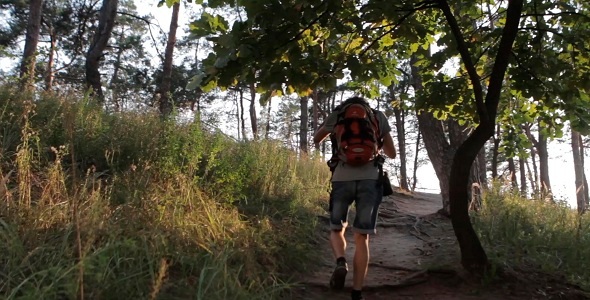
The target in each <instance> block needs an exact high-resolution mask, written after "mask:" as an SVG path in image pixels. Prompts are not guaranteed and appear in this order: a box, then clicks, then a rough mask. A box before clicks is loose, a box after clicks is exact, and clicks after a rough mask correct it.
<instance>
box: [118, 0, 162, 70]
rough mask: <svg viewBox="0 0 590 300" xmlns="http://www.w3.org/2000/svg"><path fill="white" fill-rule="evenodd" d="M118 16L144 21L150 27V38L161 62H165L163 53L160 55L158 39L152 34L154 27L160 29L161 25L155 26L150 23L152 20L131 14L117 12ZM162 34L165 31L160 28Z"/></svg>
mask: <svg viewBox="0 0 590 300" xmlns="http://www.w3.org/2000/svg"><path fill="white" fill-rule="evenodd" d="M117 13H118V14H120V15H123V16H128V17H132V18H135V19H138V20H140V21H144V22H145V23H146V24H147V25H148V30H149V31H150V37H151V38H152V42H153V43H154V48H155V49H156V52H157V53H158V57H160V60H162V61H164V56H163V55H162V53H160V50H158V48H159V47H158V46H157V42H156V38H155V37H154V33H153V32H152V25H157V26H158V27H160V25H159V24H154V23H152V22H150V20H148V19H146V18H143V17H140V16H137V15H134V14H130V13H128V12H124V11H117ZM160 32H162V33H164V30H163V29H162V27H160Z"/></svg>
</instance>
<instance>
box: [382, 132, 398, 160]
mask: <svg viewBox="0 0 590 300" xmlns="http://www.w3.org/2000/svg"><path fill="white" fill-rule="evenodd" d="M383 153H385V155H387V157H389V158H395V155H396V153H395V146H394V145H393V138H392V137H391V133H389V132H388V133H386V134H385V135H384V136H383Z"/></svg>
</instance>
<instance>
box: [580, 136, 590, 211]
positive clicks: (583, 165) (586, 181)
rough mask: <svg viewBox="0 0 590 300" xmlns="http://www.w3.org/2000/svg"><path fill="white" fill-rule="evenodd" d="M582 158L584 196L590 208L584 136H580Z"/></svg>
mask: <svg viewBox="0 0 590 300" xmlns="http://www.w3.org/2000/svg"><path fill="white" fill-rule="evenodd" d="M579 144H580V158H581V159H582V170H584V192H586V194H585V195H584V199H586V206H585V207H586V208H588V207H589V206H590V192H589V191H588V180H587V179H586V171H585V170H586V164H585V163H584V157H585V156H586V154H585V150H584V141H583V139H582V135H581V134H580V141H579Z"/></svg>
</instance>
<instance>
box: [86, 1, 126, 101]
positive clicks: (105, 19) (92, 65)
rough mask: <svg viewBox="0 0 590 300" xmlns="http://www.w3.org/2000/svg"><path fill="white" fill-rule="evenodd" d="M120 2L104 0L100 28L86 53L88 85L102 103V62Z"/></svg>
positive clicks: (99, 21) (100, 15) (99, 22)
mask: <svg viewBox="0 0 590 300" xmlns="http://www.w3.org/2000/svg"><path fill="white" fill-rule="evenodd" d="M118 4H119V1H118V0H103V1H102V7H101V9H100V14H99V20H98V28H97V29H96V32H95V34H94V38H93V39H92V43H91V44H90V47H89V48H88V52H87V53H86V85H87V87H89V88H92V91H93V92H94V94H95V95H96V97H97V98H98V100H99V101H100V102H104V94H103V92H102V84H101V81H100V71H99V66H100V60H101V58H102V56H103V52H104V50H105V49H106V47H107V45H108V42H109V38H110V37H111V33H112V31H113V27H114V26H115V18H116V16H117V6H118Z"/></svg>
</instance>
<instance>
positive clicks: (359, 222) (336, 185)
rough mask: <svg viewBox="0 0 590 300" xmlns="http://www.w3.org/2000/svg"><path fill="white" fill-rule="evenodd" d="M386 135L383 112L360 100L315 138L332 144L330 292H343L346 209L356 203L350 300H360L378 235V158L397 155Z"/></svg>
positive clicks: (340, 109) (347, 104)
mask: <svg viewBox="0 0 590 300" xmlns="http://www.w3.org/2000/svg"><path fill="white" fill-rule="evenodd" d="M363 110H364V111H363ZM363 113H365V114H364V115H363ZM359 114H360V115H359ZM390 131H391V127H390V126H389V123H388V121H387V118H386V117H385V114H383V112H381V111H377V110H374V109H372V108H371V107H370V106H369V103H368V102H367V100H365V99H364V98H361V97H352V98H350V99H347V100H346V101H344V102H343V103H342V104H340V105H339V106H337V107H336V108H335V109H334V111H333V112H332V113H330V115H328V117H327V118H326V120H325V122H324V124H323V125H322V126H320V128H319V129H318V130H317V131H316V132H315V134H314V137H313V141H314V143H316V145H317V144H319V143H320V142H322V141H323V140H324V139H325V138H326V137H327V136H328V135H330V138H331V139H332V144H333V145H332V158H331V159H330V160H329V161H328V165H329V166H330V168H331V170H332V180H331V181H332V190H331V192H330V208H329V210H330V244H331V246H332V251H333V253H334V256H335V257H336V268H335V269H334V272H333V273H332V276H331V278H330V287H331V288H332V289H336V290H341V289H343V288H344V282H345V279H346V274H347V273H348V264H347V263H346V258H345V252H346V239H345V238H344V231H345V230H346V226H347V224H348V210H349V208H350V205H351V204H352V202H353V201H354V202H355V207H356V216H355V219H354V222H353V229H352V230H353V232H354V242H355V245H356V250H355V252H354V259H353V277H352V278H353V285H352V292H351V296H352V299H353V300H359V299H363V297H362V294H361V291H362V287H363V283H364V280H365V277H366V275H367V270H368V267H369V235H371V234H375V233H376V221H377V212H378V209H379V205H380V204H381V199H382V197H383V185H382V181H381V179H382V178H383V168H382V164H383V161H384V158H383V157H382V156H381V154H380V153H381V150H382V152H383V153H384V154H385V155H387V156H388V157H390V158H395V155H396V151H395V146H394V144H393V138H392V137H391V134H390ZM355 147H356V148H355ZM387 181H389V179H387Z"/></svg>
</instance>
